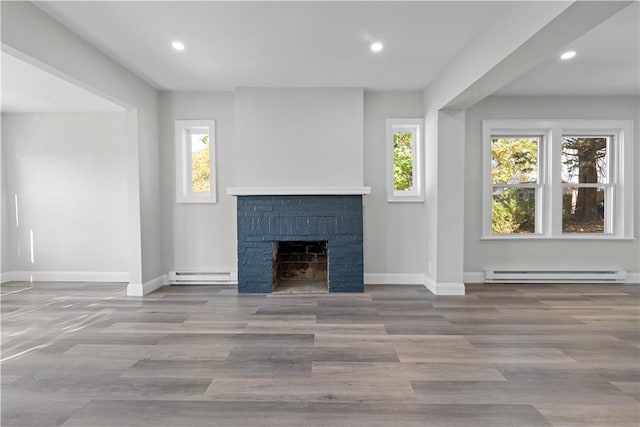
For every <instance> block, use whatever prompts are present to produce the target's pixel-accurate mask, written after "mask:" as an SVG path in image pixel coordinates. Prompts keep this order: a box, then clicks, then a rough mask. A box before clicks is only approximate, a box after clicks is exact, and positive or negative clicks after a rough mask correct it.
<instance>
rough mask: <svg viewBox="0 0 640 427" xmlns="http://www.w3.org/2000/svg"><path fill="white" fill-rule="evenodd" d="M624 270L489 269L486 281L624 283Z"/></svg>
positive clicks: (486, 273)
mask: <svg viewBox="0 0 640 427" xmlns="http://www.w3.org/2000/svg"><path fill="white" fill-rule="evenodd" d="M626 276H627V275H626V272H625V271H624V270H616V269H599V270H595V269H593V270H551V269H550V270H524V269H521V270H518V269H487V270H485V280H484V281H485V283H607V282H611V283H622V282H624V281H625V279H626Z"/></svg>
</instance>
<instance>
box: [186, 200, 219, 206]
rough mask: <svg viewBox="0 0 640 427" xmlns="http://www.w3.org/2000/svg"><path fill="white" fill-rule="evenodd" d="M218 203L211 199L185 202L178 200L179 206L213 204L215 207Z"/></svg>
mask: <svg viewBox="0 0 640 427" xmlns="http://www.w3.org/2000/svg"><path fill="white" fill-rule="evenodd" d="M216 203H218V202H217V201H216V200H211V199H185V200H176V204H177V205H188V204H211V205H214V204H216Z"/></svg>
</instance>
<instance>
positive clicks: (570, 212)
mask: <svg viewBox="0 0 640 427" xmlns="http://www.w3.org/2000/svg"><path fill="white" fill-rule="evenodd" d="M605 200H606V197H605V188H604V187H565V188H564V191H563V194H562V232H563V233H604V216H605V212H606V210H605Z"/></svg>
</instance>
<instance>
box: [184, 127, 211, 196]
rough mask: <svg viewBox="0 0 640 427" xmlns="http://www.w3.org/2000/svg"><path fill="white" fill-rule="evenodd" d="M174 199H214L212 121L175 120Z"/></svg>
mask: <svg viewBox="0 0 640 427" xmlns="http://www.w3.org/2000/svg"><path fill="white" fill-rule="evenodd" d="M175 133H176V135H175V138H176V202H177V203H215V202H216V191H215V189H216V186H215V173H214V167H213V165H214V164H215V163H214V160H215V122H214V121H213V120H176V125H175Z"/></svg>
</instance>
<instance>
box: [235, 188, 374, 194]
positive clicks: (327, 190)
mask: <svg viewBox="0 0 640 427" xmlns="http://www.w3.org/2000/svg"><path fill="white" fill-rule="evenodd" d="M369 193H371V187H230V188H227V194H228V195H230V196H318V195H325V196H329V195H331V196H351V195H366V194H369Z"/></svg>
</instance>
